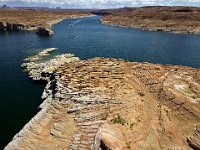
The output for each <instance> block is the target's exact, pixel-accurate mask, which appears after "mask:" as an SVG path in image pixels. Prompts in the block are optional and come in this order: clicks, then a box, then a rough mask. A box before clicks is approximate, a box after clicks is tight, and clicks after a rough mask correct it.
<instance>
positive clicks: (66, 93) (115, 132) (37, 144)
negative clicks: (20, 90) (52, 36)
mask: <svg viewBox="0 0 200 150" xmlns="http://www.w3.org/2000/svg"><path fill="white" fill-rule="evenodd" d="M23 67H25V68H26V69H27V70H28V71H29V75H30V77H31V78H32V79H33V80H46V81H47V82H48V83H47V86H46V88H45V90H44V92H43V95H42V98H43V99H44V102H43V103H42V104H41V106H40V107H41V111H40V112H39V113H38V114H37V115H36V116H35V117H34V118H33V119H32V120H31V121H30V122H29V123H28V124H27V125H26V126H25V127H24V128H23V129H22V130H21V131H20V132H19V133H18V134H17V135H16V136H15V137H14V139H13V140H12V141H11V142H10V143H9V144H8V145H7V147H6V148H5V150H13V149H15V150H28V149H34V150H44V149H48V150H51V149H52V150H55V149H56V150H61V149H62V150H63V149H66V150H67V149H70V150H79V149H81V150H88V149H91V150H96V149H97V150H99V149H102V150H103V149H112V150H126V149H127V150H128V149H133V150H135V149H136V150H160V149H162V150H186V149H188V150H190V149H191V150H192V149H195V150H196V149H200V141H199V123H200V105H199V103H200V85H199V84H200V69H194V68H190V67H182V66H171V65H160V64H151V63H135V62H127V61H124V60H119V59H111V58H93V59H89V60H79V59H78V58H77V57H74V56H73V55H71V54H70V55H69V54H68V55H66V54H63V55H59V56H57V57H56V58H54V59H52V60H50V61H48V62H44V63H40V64H37V63H35V62H27V63H25V64H24V65H23Z"/></svg>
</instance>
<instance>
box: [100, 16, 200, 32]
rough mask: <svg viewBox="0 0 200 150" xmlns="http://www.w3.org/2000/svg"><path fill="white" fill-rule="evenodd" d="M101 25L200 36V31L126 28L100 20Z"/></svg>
mask: <svg viewBox="0 0 200 150" xmlns="http://www.w3.org/2000/svg"><path fill="white" fill-rule="evenodd" d="M100 23H101V24H104V25H109V26H114V27H121V28H128V29H136V30H142V31H149V32H166V33H172V34H191V35H200V31H198V32H195V31H190V32H188V31H178V30H173V29H167V28H164V27H161V28H160V27H158V28H156V27H155V28H151V27H145V28H144V27H140V26H126V25H120V24H115V23H112V22H109V21H104V20H102V19H101V20H100Z"/></svg>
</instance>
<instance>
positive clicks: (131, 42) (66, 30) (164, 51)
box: [0, 17, 200, 149]
mask: <svg viewBox="0 0 200 150" xmlns="http://www.w3.org/2000/svg"><path fill="white" fill-rule="evenodd" d="M99 19H100V17H92V18H84V19H74V20H65V21H62V22H61V23H59V24H57V25H55V26H54V27H53V30H54V33H55V35H54V36H52V37H38V36H37V35H36V34H35V33H32V32H17V33H8V32H5V33H0V95H1V97H0V149H3V147H4V146H5V145H6V144H7V143H8V142H9V141H10V140H11V139H12V137H13V136H14V135H15V134H16V133H17V132H18V131H19V130H20V129H21V128H22V127H23V126H24V125H25V124H26V123H27V122H28V121H29V120H30V119H31V118H32V117H33V116H34V115H35V114H36V113H37V111H38V109H37V108H38V106H39V105H40V104H41V99H40V96H41V94H42V91H43V88H44V85H40V84H33V83H32V82H31V81H30V80H28V75H27V73H25V72H23V71H22V69H21V67H20V65H21V64H22V63H23V59H24V58H26V57H27V56H30V55H33V54H35V53H36V52H38V51H39V50H40V49H42V48H49V47H57V48H59V50H58V52H57V53H73V54H75V55H76V56H78V57H80V58H81V59H88V58H92V57H114V58H123V59H127V60H129V61H139V62H152V63H161V64H176V65H186V66H191V67H196V68H199V67H200V36H199V35H186V34H185V35H184V34H171V33H165V32H148V31H142V30H133V29H126V28H118V27H113V26H108V25H101V24H100V23H99Z"/></svg>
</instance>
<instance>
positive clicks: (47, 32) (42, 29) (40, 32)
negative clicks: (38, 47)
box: [36, 27, 53, 36]
mask: <svg viewBox="0 0 200 150" xmlns="http://www.w3.org/2000/svg"><path fill="white" fill-rule="evenodd" d="M36 34H37V35H42V36H50V35H53V31H52V30H51V29H48V28H45V27H39V28H38V29H37V31H36Z"/></svg>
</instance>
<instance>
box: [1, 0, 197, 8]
mask: <svg viewBox="0 0 200 150" xmlns="http://www.w3.org/2000/svg"><path fill="white" fill-rule="evenodd" d="M3 4H6V5H11V6H43V7H56V6H60V7H62V8H114V7H115V8H117V7H124V6H128V7H137V6H147V5H167V6H177V5H179V6H180V5H181V6H198V7H199V6H200V0H0V5H3Z"/></svg>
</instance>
